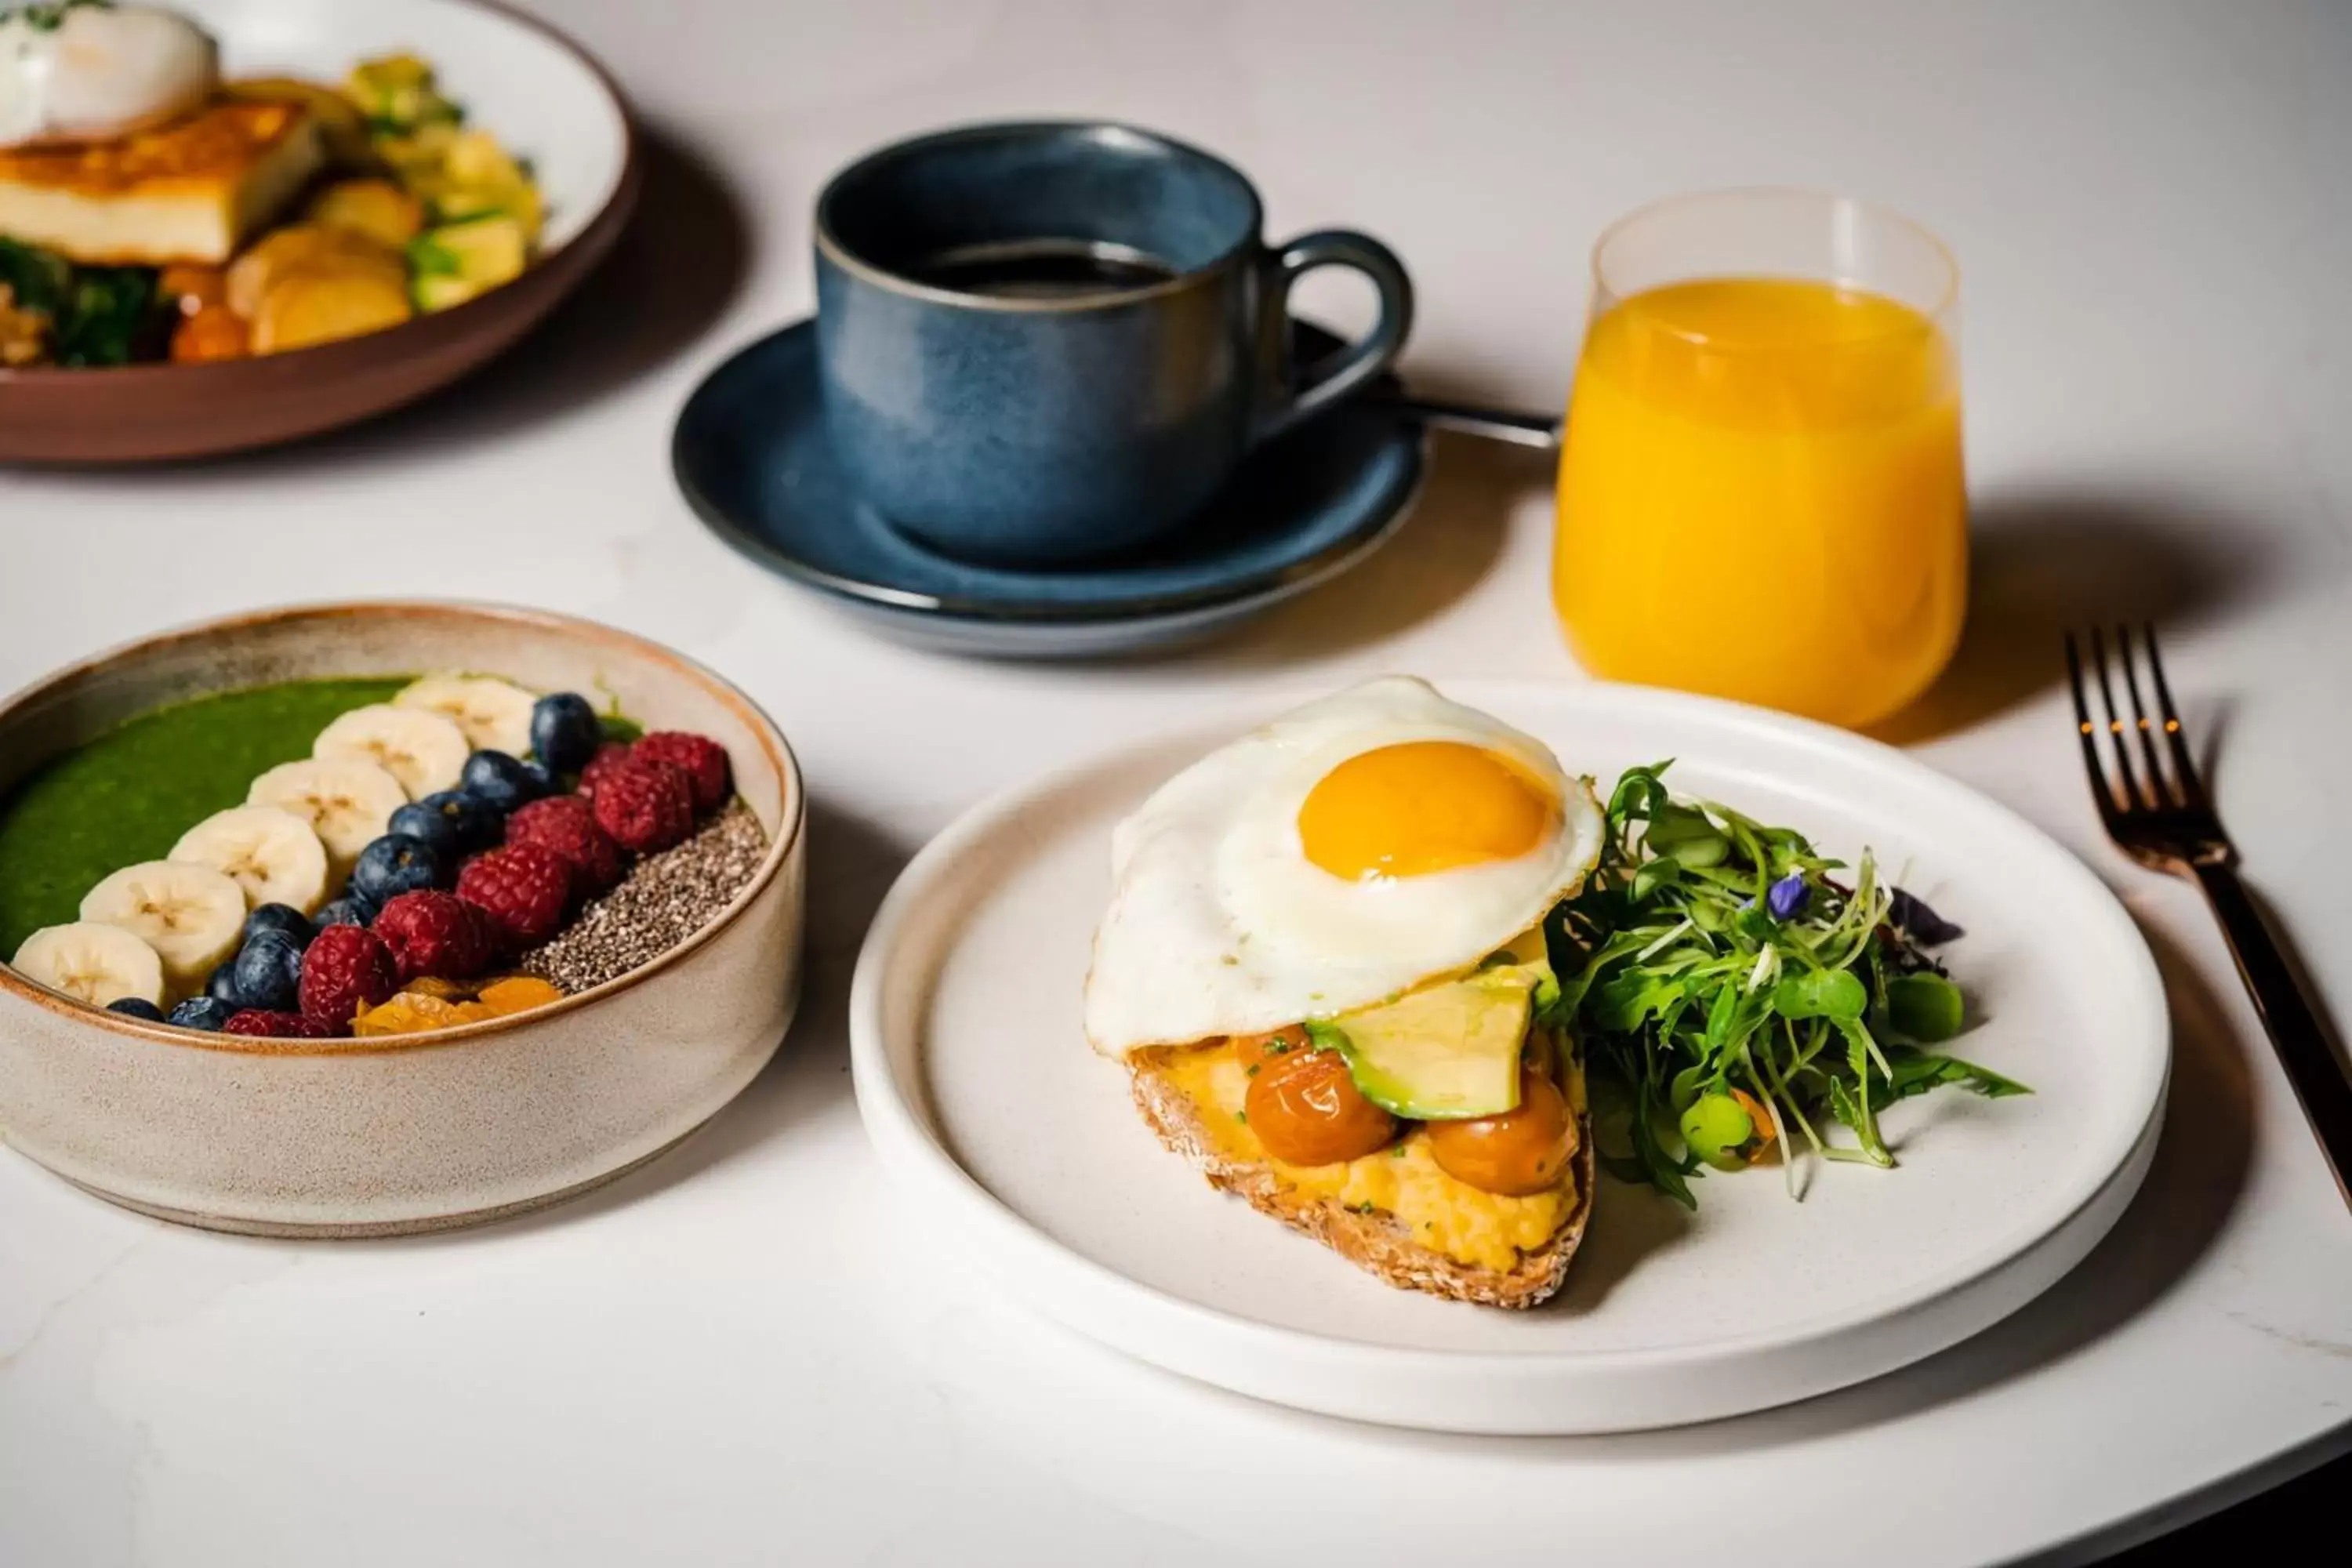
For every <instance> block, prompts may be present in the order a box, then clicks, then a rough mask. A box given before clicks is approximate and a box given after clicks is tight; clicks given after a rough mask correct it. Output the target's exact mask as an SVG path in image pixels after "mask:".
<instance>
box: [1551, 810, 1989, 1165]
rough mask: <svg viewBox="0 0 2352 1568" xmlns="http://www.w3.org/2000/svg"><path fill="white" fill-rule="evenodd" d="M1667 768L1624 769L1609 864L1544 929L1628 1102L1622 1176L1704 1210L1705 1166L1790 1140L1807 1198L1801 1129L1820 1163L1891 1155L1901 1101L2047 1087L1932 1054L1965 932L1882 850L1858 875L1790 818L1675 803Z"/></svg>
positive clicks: (1957, 1008)
mask: <svg viewBox="0 0 2352 1568" xmlns="http://www.w3.org/2000/svg"><path fill="white" fill-rule="evenodd" d="M1667 766H1668V764H1666V763H1658V764H1656V765H1654V766H1651V767H1640V768H1633V769H1630V770H1628V771H1627V772H1626V773H1624V775H1623V776H1622V777H1621V778H1620V779H1619V780H1618V781H1617V787H1616V789H1615V790H1614V791H1613V792H1612V794H1611V795H1610V799H1609V811H1608V822H1607V827H1606V831H1605V834H1604V842H1603V845H1602V848H1601V858H1600V863H1599V864H1598V865H1597V866H1596V867H1595V868H1593V871H1592V874H1591V877H1590V878H1589V879H1587V880H1586V882H1585V885H1584V887H1583V889H1582V890H1581V891H1580V892H1579V893H1578V895H1577V896H1576V897H1575V898H1573V899H1570V900H1567V901H1566V902H1564V903H1562V904H1560V905H1559V908H1558V909H1556V910H1553V912H1552V915H1551V917H1550V918H1549V920H1548V921H1546V922H1545V940H1546V945H1547V947H1548V948H1549V958H1550V960H1551V965H1552V969H1553V972H1554V973H1556V974H1557V975H1558V976H1559V987H1560V991H1559V998H1558V1000H1557V1001H1556V1002H1550V1007H1551V1009H1552V1010H1554V1012H1555V1016H1558V1017H1559V1018H1560V1019H1561V1020H1562V1021H1564V1022H1565V1021H1570V1020H1572V1021H1573V1023H1574V1026H1575V1027H1576V1029H1577V1031H1578V1033H1579V1035H1580V1037H1581V1039H1582V1041H1583V1044H1584V1049H1585V1053H1586V1058H1587V1060H1588V1062H1589V1064H1590V1066H1591V1068H1592V1069H1593V1071H1594V1073H1595V1076H1596V1079H1597V1082H1598V1085H1599V1086H1600V1088H1601V1089H1602V1092H1603V1093H1604V1095H1605V1094H1609V1093H1611V1092H1612V1091H1614V1092H1615V1093H1616V1095H1617V1096H1618V1097H1619V1098H1620V1100H1621V1103H1620V1104H1619V1106H1618V1107H1617V1108H1616V1109H1615V1110H1614V1111H1613V1113H1609V1112H1604V1113H1602V1120H1603V1122H1604V1126H1605V1127H1606V1128H1607V1129H1608V1130H1609V1131H1610V1134H1611V1138H1612V1140H1613V1141H1614V1142H1615V1144H1616V1148H1615V1149H1614V1150H1613V1151H1612V1149H1611V1148H1609V1147H1607V1146H1606V1144H1605V1143H1604V1147H1603V1148H1602V1149H1601V1161H1602V1163H1603V1164H1604V1166H1605V1167H1606V1168H1607V1169H1608V1170H1609V1171H1610V1173H1612V1174H1613V1175H1615V1176H1617V1177H1618V1178H1619V1179H1621V1180H1623V1181H1627V1182H1632V1183H1635V1184H1648V1185H1651V1186H1654V1187H1656V1188H1657V1189H1658V1190H1660V1191H1661V1192H1664V1193H1665V1194H1667V1195H1669V1196H1670V1197H1673V1198H1674V1199H1675V1200H1676V1201H1677V1202H1680V1203H1682V1204H1685V1205H1689V1206H1691V1207H1694V1208H1696V1206H1697V1200H1696V1197H1695V1196H1694V1195H1693V1194H1692V1191H1691V1179H1692V1178H1693V1177H1695V1176H1697V1175H1699V1174H1701V1173H1703V1171H1704V1170H1705V1169H1706V1167H1707V1166H1710V1165H1711V1166H1714V1167H1716V1168H1717V1169H1726V1170H1728V1169H1736V1168H1738V1167H1739V1166H1741V1165H1744V1164H1748V1163H1753V1162H1755V1161H1757V1160H1759V1159H1761V1158H1762V1157H1763V1156H1764V1155H1766V1154H1767V1153H1769V1152H1770V1151H1771V1149H1772V1147H1773V1146H1774V1145H1776V1144H1777V1145H1778V1146H1779V1148H1780V1152H1781V1154H1782V1161H1781V1163H1782V1167H1783V1170H1784V1172H1785V1173H1786V1176H1787V1181H1788V1184H1789V1191H1790V1195H1791V1196H1795V1195H1798V1187H1797V1184H1796V1183H1797V1178H1796V1171H1795V1162H1794V1161H1792V1160H1790V1159H1789V1158H1788V1154H1789V1152H1790V1142H1789V1141H1790V1135H1791V1133H1792V1132H1793V1133H1794V1134H1795V1135H1796V1136H1798V1137H1801V1138H1802V1139H1803V1141H1804V1142H1805V1144H1806V1146H1807V1147H1808V1148H1809V1149H1810V1150H1811V1152H1813V1153H1814V1154H1815V1155H1816V1156H1818V1157H1820V1158H1822V1159H1825V1160H1835V1161H1853V1162H1860V1163H1868V1164H1873V1165H1877V1166H1882V1167H1888V1166H1892V1165H1893V1164H1894V1163H1895V1156H1894V1153H1893V1152H1892V1151H1890V1150H1889V1149H1888V1148H1887V1145H1886V1141H1885V1138H1884V1137H1883V1136H1881V1134H1880V1131H1879V1126H1878V1117H1879V1113H1880V1112H1881V1111H1882V1110H1885V1108H1886V1107H1887V1106H1889V1105H1891V1104H1893V1103H1895V1101H1896V1100H1905V1099H1908V1098H1909V1097H1911V1096H1913V1095H1916V1094H1925V1093H1927V1091H1928V1090H1929V1089H1936V1088H1938V1087H1940V1086H1943V1085H1957V1086H1959V1087H1962V1088H1966V1089H1972V1090H1974V1091H1975V1092H1977V1093H1979V1094H1981V1095H1985V1096H1988V1097H1990V1098H2000V1097H2001V1096H2005V1095H2013V1094H2024V1093H2028V1092H2030V1091H2029V1090H2028V1089H2026V1087H2025V1086H2024V1085H2023V1084H2021V1083H2018V1082H2016V1081H2014V1080H2012V1079H2007V1078H2004V1077H2002V1076H2001V1075H2000V1074H1999V1073H1996V1072H1993V1071H1991V1070H1990V1069H1989V1068H1983V1067H1979V1066H1978V1065H1977V1064H1975V1063H1973V1062H1969V1061H1964V1060H1962V1059H1961V1058H1958V1057H1955V1056H1951V1055H1949V1054H1947V1053H1945V1052H1943V1051H1941V1050H1939V1049H1937V1048H1935V1047H1939V1046H1940V1045H1941V1044H1942V1043H1943V1042H1945V1041H1947V1040H1948V1039H1950V1038H1952V1037H1954V1036H1956V1035H1958V1033H1959V1032H1960V1028H1961V1026H1962V1023H1963V1018H1964V1010H1963V1007H1962V1004H1961V998H1960V992H1959V988H1958V986H1956V985H1954V984H1952V982H1951V980H1950V978H1949V977H1948V975H1947V974H1946V973H1945V971H1944V967H1943V965H1942V964H1941V963H1938V962H1937V959H1936V958H1935V957H1934V955H1933V953H1932V952H1931V951H1930V950H1931V949H1934V948H1937V947H1940V946H1942V945H1943V944H1944V943H1946V942H1951V941H1954V940H1956V939H1958V937H1959V936H1960V935H1961V934H1962V932H1961V931H1960V930H1959V928H1958V927H1957V926H1954V925H1952V924H1950V923H1949V922H1948V921H1944V920H1943V919H1941V918H1940V917H1938V916H1937V914H1936V912H1935V911H1934V910H1930V909H1929V908H1928V907H1927V905H1926V904H1925V903H1923V902H1921V901H1920V900H1917V899H1915V898H1913V897H1911V896H1910V895H1909V894H1907V893H1906V892H1904V891H1903V890H1902V889H1899V888H1895V887H1893V886H1892V885H1890V884H1888V883H1887V882H1885V881H1884V880H1883V879H1881V877H1880V876H1879V872H1878V868H1877V867H1876V865H1875V864H1874V861H1873V860H1872V858H1871V857H1870V856H1869V855H1868V854H1867V853H1864V855H1863V857H1862V858H1861V860H1860V861H1859V863H1858V864H1856V865H1855V866H1854V867H1853V868H1852V875H1851V877H1850V879H1848V880H1845V881H1841V880H1839V879H1838V878H1837V877H1835V876H1833V875H1832V873H1836V872H1843V871H1845V870H1846V869H1847V868H1846V867H1845V866H1844V865H1843V863H1842V862H1840V861H1836V860H1832V859H1828V858H1823V857H1822V855H1820V854H1819V853H1817V852H1816V851H1815V850H1814V848H1813V847H1812V845H1811V843H1810V842H1808V841H1807V840H1806V839H1805V837H1803V836H1802V835H1801V834H1798V833H1796V832H1795V831H1793V830H1791V829H1790V828H1786V827H1768V826H1764V825H1763V824H1761V823H1759V822H1757V821H1755V820H1753V819H1752V818H1749V817H1748V816H1743V815H1741V814H1740V813H1738V812H1737V811H1734V810H1732V809H1731V808H1730V807H1728V806H1725V805H1717V804H1716V803H1713V802H1692V801H1684V800H1676V799H1675V798H1674V797H1673V796H1672V795H1670V794H1669V793H1668V791H1667V789H1666V785H1665V782H1664V773H1665V772H1666V769H1667ZM1547 1001H1549V998H1548V999H1547ZM1840 1127H1843V1128H1844V1129H1845V1130H1846V1131H1847V1133H1849V1134H1850V1135H1851V1142H1848V1141H1846V1138H1845V1137H1844V1136H1843V1135H1841V1134H1840V1133H1839V1132H1838V1131H1837V1129H1838V1128H1840Z"/></svg>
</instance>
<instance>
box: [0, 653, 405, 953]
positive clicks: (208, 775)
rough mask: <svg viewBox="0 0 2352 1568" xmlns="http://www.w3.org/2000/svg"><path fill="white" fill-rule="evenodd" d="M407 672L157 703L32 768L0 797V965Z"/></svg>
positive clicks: (301, 753)
mask: <svg viewBox="0 0 2352 1568" xmlns="http://www.w3.org/2000/svg"><path fill="white" fill-rule="evenodd" d="M407 684H408V678H407V677H404V676H403V677H395V678H391V679H376V680H289V681H284V682H281V683H279V684H278V685H275V686H256V687H250V688H247V689H245V690H242V691H223V692H217V693H215V694H214V695H212V696H209V697H199V698H195V699H194V700H190V701H186V702H181V703H175V704H174V705H173V706H172V707H169V708H159V709H157V710H155V711H153V712H152V713H142V714H141V715H140V716H139V717H138V718H136V719H131V720H128V721H125V722H123V723H122V724H121V725H120V726H118V727H117V728H115V729H113V730H111V731H109V732H107V733H106V734H103V735H101V736H100V737H99V738H98V739H97V740H95V741H92V742H90V743H89V744H88V745H86V746H84V747H82V748H81V749H80V750H79V751H78V752H68V754H67V755H65V756H63V757H59V758H58V759H57V760H56V761H54V762H51V763H47V765H45V766H43V767H41V768H40V769H38V770H37V771H36V772H35V773H33V774H32V776H30V777H29V778H27V779H26V780H25V781H24V782H23V783H22V784H19V785H17V786H16V789H15V790H14V791H13V792H11V793H10V794H9V795H8V796H7V798H6V800H5V802H0V958H5V957H6V956H7V955H8V954H10V953H12V952H16V947H17V944H18V943H20V942H23V941H24V940H25V938H26V937H27V936H29V935H31V934H32V933H33V932H34V931H37V930H39V929H40V928H41V927H43V926H48V925H59V924H62V923H64V922H66V921H70V920H73V919H74V918H76V914H77V911H78V910H79V908H80V905H81V896H82V895H83V894H84V893H86V892H88V891H89V889H90V888H91V887H92V885H94V884H95V883H97V882H98V881H99V879H100V878H103V877H105V876H106V875H108V874H109V873H110V872H112V871H116V870H119V869H121V868H122V867H125V866H130V865H134V864H136V863H137V862H139V861H142V860H157V859H161V858H163V856H164V855H166V854H168V853H169V852H170V850H171V847H172V846H173V844H175V843H177V842H179V838H180V835H181V834H183V833H185V832H186V831H187V830H188V829H189V828H191V827H193V826H195V825H196V824H197V823H198V822H200V821H202V820H203V819H204V818H205V817H207V816H211V815H212V814H213V813H214V812H215V811H221V810H224V809H226V807H229V806H232V805H243V804H244V803H245V792H246V789H247V786H248V785H249V784H252V782H253V778H254V775H255V774H257V773H261V772H263V771H264V770H266V769H268V768H273V767H275V766H277V765H278V763H290V762H293V761H295V760H297V759H298V758H301V757H307V756H309V755H310V742H312V741H313V740H315V739H316V738H317V736H318V733H319V731H320V730H323V729H325V728H326V727H327V722H328V721H330V720H331V719H333V718H334V717H335V716H336V715H337V714H339V713H343V712H347V711H349V710H352V709H353V708H363V707H365V706H367V705H368V704H369V703H372V702H388V701H390V700H392V695H393V693H394V692H395V691H398V690H399V689H401V688H402V687H404V686H405V685H407Z"/></svg>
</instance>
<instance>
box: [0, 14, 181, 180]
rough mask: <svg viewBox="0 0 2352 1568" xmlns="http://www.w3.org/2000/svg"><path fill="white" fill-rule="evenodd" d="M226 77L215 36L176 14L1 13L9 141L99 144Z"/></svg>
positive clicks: (172, 112) (165, 116)
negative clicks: (48, 17)
mask: <svg viewBox="0 0 2352 1568" xmlns="http://www.w3.org/2000/svg"><path fill="white" fill-rule="evenodd" d="M219 85H220V59H219V51H218V49H217V48H216V47H215V45H214V42H213V39H212V37H211V36H210V35H209V34H207V33H205V31H204V29H202V28H201V27H198V26H196V25H195V24H194V22H191V21H189V20H188V19H187V18H186V17H184V16H180V15H178V14H177V13H175V12H171V11H166V10H163V9H160V8H157V7H154V6H147V5H114V6H96V5H78V6H75V7H73V8H72V9H70V10H68V11H66V12H65V13H64V14H63V15H62V16H58V18H57V20H56V21H55V23H54V24H53V25H52V24H50V23H48V22H47V21H46V20H45V19H44V18H42V17H39V16H36V15H34V14H33V13H31V12H29V11H27V10H23V9H18V10H16V11H15V12H14V13H13V14H12V15H11V16H8V17H7V18H6V19H5V21H0V147H9V146H37V145H40V144H42V143H45V142H96V141H105V140H109V139H111V138H114V137H118V136H123V135H127V134H129V133H130V132H133V131H139V130H143V129H145V128H146V127H148V126H151V125H156V124H161V123H162V122H163V121H167V120H171V119H173V118H175V117H176V116H178V115H181V114H183V113H185V112H186V111H187V110H191V109H194V108H195V107H196V106H197V105H198V104H200V103H202V102H204V101H205V99H206V98H208V97H210V96H211V95H212V92H213V89H215V88H216V87H217V86H219Z"/></svg>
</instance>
